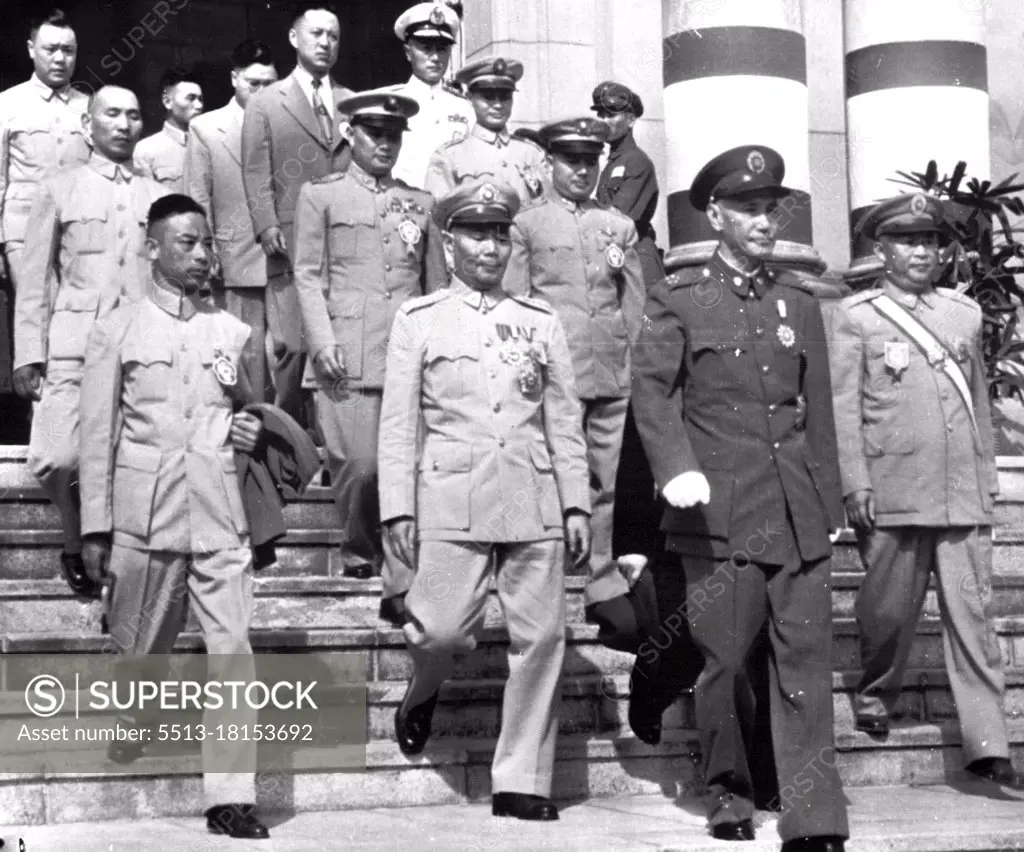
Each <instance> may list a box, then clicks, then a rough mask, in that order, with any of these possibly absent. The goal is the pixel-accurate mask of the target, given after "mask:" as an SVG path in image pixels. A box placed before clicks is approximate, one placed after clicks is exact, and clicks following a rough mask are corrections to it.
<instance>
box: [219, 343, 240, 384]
mask: <svg viewBox="0 0 1024 852" xmlns="http://www.w3.org/2000/svg"><path fill="white" fill-rule="evenodd" d="M214 354H215V356H216V357H215V359H214V362H213V374H214V375H215V376H216V377H217V381H218V382H220V383H221V384H222V385H224V387H226V388H233V387H234V386H235V383H236V382H237V381H238V368H237V367H235V365H234V363H233V362H232V361H231V359H230V358H229V357H228V356H227V355H225V354H224V353H223V352H221V350H220V349H216V350H214Z"/></svg>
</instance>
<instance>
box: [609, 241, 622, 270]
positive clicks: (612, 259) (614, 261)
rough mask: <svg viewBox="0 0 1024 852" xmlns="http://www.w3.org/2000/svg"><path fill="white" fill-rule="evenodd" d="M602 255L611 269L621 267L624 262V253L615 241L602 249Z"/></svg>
mask: <svg viewBox="0 0 1024 852" xmlns="http://www.w3.org/2000/svg"><path fill="white" fill-rule="evenodd" d="M604 257H605V260H607V261H608V265H609V266H610V267H611V268H612V269H622V267H623V266H624V265H625V263H626V255H625V254H624V253H623V251H622V249H620V248H619V247H618V246H617V245H615V243H612V244H611V245H610V246H608V248H606V249H605V250H604Z"/></svg>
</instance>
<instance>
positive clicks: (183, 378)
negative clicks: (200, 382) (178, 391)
mask: <svg viewBox="0 0 1024 852" xmlns="http://www.w3.org/2000/svg"><path fill="white" fill-rule="evenodd" d="M181 380H182V382H184V383H185V384H186V385H187V384H188V383H189V382H190V381H191V379H190V378H189V377H188V376H182V377H181Z"/></svg>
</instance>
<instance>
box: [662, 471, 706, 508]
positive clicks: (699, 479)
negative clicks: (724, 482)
mask: <svg viewBox="0 0 1024 852" xmlns="http://www.w3.org/2000/svg"><path fill="white" fill-rule="evenodd" d="M662 494H664V495H665V499H666V500H668V502H669V505H670V506H675V507H676V508H677V509H689V508H690V507H691V506H696V505H697V504H698V503H704V504H705V505H707V503H708V501H709V500H710V499H711V486H710V485H708V480H707V477H705V476H704V474H703V473H701V472H700V471H699V470H688V471H686V473H681V474H679V476H677V477H676V478H675V479H673V480H672V481H671V482H669V483H668V485H666V486H665V487H664V488H663V489H662Z"/></svg>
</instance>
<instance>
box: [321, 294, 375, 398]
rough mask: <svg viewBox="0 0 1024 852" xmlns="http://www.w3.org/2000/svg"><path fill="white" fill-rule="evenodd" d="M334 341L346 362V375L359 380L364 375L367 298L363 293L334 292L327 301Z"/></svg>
mask: <svg viewBox="0 0 1024 852" xmlns="http://www.w3.org/2000/svg"><path fill="white" fill-rule="evenodd" d="M327 315H328V316H329V317H330V319H331V330H332V331H333V332H334V339H335V341H336V342H337V344H338V346H340V347H341V354H342V357H343V358H344V360H345V363H344V367H345V375H346V376H347V377H348V378H350V379H359V378H362V375H363V337H364V335H365V329H364V325H365V322H366V296H364V295H363V294H362V293H346V292H336V291H332V292H331V293H330V295H329V296H328V299H327Z"/></svg>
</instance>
